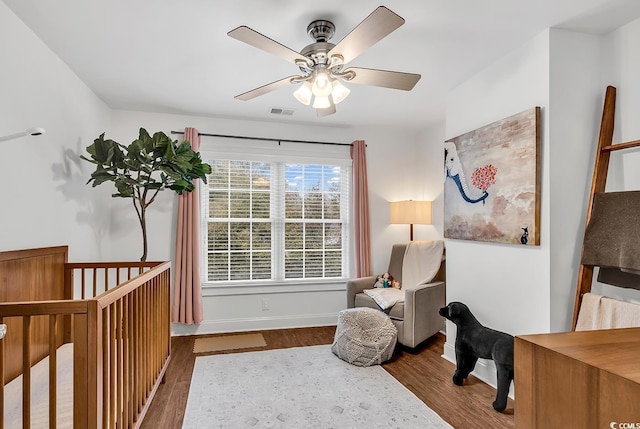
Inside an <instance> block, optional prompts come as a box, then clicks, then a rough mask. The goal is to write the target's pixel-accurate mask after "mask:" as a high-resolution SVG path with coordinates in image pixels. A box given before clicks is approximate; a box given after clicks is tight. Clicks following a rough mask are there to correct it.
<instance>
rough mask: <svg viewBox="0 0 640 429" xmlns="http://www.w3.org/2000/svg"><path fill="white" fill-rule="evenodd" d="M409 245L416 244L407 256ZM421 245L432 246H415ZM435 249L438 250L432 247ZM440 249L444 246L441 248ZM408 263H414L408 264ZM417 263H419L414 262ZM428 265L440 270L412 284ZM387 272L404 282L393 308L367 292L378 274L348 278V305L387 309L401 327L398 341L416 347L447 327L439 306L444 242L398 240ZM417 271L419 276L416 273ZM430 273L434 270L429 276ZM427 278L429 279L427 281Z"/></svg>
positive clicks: (442, 291) (442, 303)
mask: <svg viewBox="0 0 640 429" xmlns="http://www.w3.org/2000/svg"><path fill="white" fill-rule="evenodd" d="M409 246H414V247H413V248H412V250H413V253H409V257H406V258H405V256H406V255H407V252H408V250H409V249H408V247H409ZM419 246H422V249H425V248H427V249H430V250H429V251H427V252H424V251H418V252H417V253H416V251H415V249H419ZM433 249H436V250H435V251H432V250H433ZM438 249H440V251H439V252H438ZM434 255H439V256H434ZM422 256H425V257H431V258H433V257H437V258H438V260H437V261H433V260H432V261H426V260H425V261H420V258H421V257H422ZM405 264H409V265H410V266H405ZM414 264H415V265H416V266H412V265H414ZM420 264H422V265H420ZM423 267H426V268H423ZM429 267H432V268H429ZM425 269H426V270H429V269H431V270H433V271H436V270H437V273H436V274H435V276H434V277H433V278H432V279H431V280H428V279H425V278H421V280H422V281H418V282H417V283H422V284H410V283H413V282H414V281H415V279H416V278H420V277H419V276H420V275H424V273H425ZM387 272H389V273H390V274H391V275H393V277H394V279H395V280H398V281H399V282H400V286H401V291H402V292H403V294H401V296H403V299H402V300H398V301H397V302H396V303H395V304H393V306H391V307H390V308H386V309H385V310H382V309H381V308H380V306H379V305H378V304H377V303H376V301H375V300H374V298H372V297H371V296H369V295H367V294H366V293H365V292H364V290H365V289H372V288H373V285H374V283H375V282H376V276H369V277H362V278H358V279H352V280H349V281H348V282H347V308H353V307H369V308H374V309H377V310H380V311H384V312H385V313H387V314H388V315H389V317H390V318H391V321H392V322H393V324H394V325H395V326H396V328H398V342H399V343H400V344H402V345H404V346H406V347H410V348H415V347H416V346H417V345H419V344H420V343H422V342H423V341H425V340H426V339H427V338H429V337H431V336H432V335H434V334H435V333H437V332H438V331H440V330H441V329H442V328H443V327H444V319H443V318H442V316H440V315H439V314H438V310H439V309H440V308H441V307H444V306H445V259H444V243H443V242H442V241H440V240H437V241H429V242H425V241H423V242H415V241H412V242H410V243H405V244H394V245H393V248H392V249H391V257H390V260H389V269H388V270H387ZM416 272H417V273H418V277H416ZM403 273H404V277H410V278H411V280H410V279H407V278H405V279H403ZM379 274H381V273H379ZM429 275H431V274H428V275H427V276H429ZM424 280H426V282H423V281H424ZM407 282H409V283H407Z"/></svg>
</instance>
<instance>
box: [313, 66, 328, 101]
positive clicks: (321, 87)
mask: <svg viewBox="0 0 640 429" xmlns="http://www.w3.org/2000/svg"><path fill="white" fill-rule="evenodd" d="M332 89H333V85H332V84H331V79H330V78H329V74H328V73H327V72H325V71H319V72H317V73H316V76H315V77H314V79H313V84H312V85H311V92H313V95H315V96H316V97H328V96H329V94H331V90H332Z"/></svg>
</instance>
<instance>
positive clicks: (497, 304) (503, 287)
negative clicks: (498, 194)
mask: <svg viewBox="0 0 640 429" xmlns="http://www.w3.org/2000/svg"><path fill="white" fill-rule="evenodd" d="M549 37H550V36H549V31H545V32H544V33H542V34H540V35H539V36H537V37H535V38H534V39H532V40H531V41H530V42H528V43H527V44H526V45H524V46H522V47H521V48H519V49H517V50H516V51H514V52H512V53H510V54H509V55H507V56H505V57H503V58H501V59H500V60H498V61H497V62H495V63H494V64H492V65H491V66H490V67H488V68H486V69H485V70H483V71H481V72H480V73H478V74H476V75H475V76H474V77H473V78H471V79H469V80H468V81H466V82H464V83H463V84H462V85H460V86H459V87H457V88H456V89H455V90H454V91H452V93H451V94H450V96H449V98H448V101H447V119H446V137H447V138H452V137H456V136H458V135H460V134H463V133H465V132H468V131H471V130H473V129H476V128H479V127H482V126H484V125H486V124H489V123H492V122H494V121H496V120H499V119H502V118H506V117H508V116H511V115H513V114H515V113H518V112H521V111H523V110H526V109H528V108H531V107H534V106H541V107H542V111H541V118H542V119H541V120H542V123H543V124H547V123H548V117H549V109H548V104H549ZM541 133H542V135H541V142H542V147H543V150H542V160H541V162H542V189H543V192H542V195H541V198H542V200H541V216H540V218H541V228H540V231H541V232H540V237H541V240H540V241H541V244H540V246H514V245H501V244H494V243H482V242H473V241H464V240H447V243H446V245H447V300H448V301H462V302H464V303H466V304H467V305H468V306H469V308H470V309H471V311H472V312H473V313H474V314H475V315H476V317H477V318H478V319H479V320H480V321H481V322H482V323H484V324H485V325H487V326H491V327H493V328H494V329H498V330H501V331H506V332H510V333H524V332H545V331H548V330H549V305H548V303H549V287H548V284H549V275H550V274H549V270H550V263H549V254H550V240H549V225H550V221H549V213H550V208H549V193H548V192H544V190H545V189H548V186H549V170H548V168H549V161H548V158H549V151H548V150H545V148H546V147H547V145H548V143H547V142H548V140H549V137H548V127H547V126H544V125H543V126H542V127H541ZM453 329H454V326H453V325H452V324H451V323H448V324H447V333H448V335H447V344H448V345H449V347H452V344H453V343H452V341H453V340H454V338H455V336H454V335H450V334H452V331H453Z"/></svg>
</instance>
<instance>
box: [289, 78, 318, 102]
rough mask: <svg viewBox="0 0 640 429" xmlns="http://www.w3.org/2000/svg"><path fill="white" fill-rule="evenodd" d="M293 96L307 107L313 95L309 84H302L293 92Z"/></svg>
mask: <svg viewBox="0 0 640 429" xmlns="http://www.w3.org/2000/svg"><path fill="white" fill-rule="evenodd" d="M293 96H294V97H296V99H297V100H298V101H299V102H301V103H302V104H304V105H305V106H308V105H309V104H311V97H312V96H313V93H312V92H311V84H310V83H309V82H305V83H303V84H302V85H300V88H298V89H296V90H295V92H294V93H293Z"/></svg>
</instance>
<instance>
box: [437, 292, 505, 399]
mask: <svg viewBox="0 0 640 429" xmlns="http://www.w3.org/2000/svg"><path fill="white" fill-rule="evenodd" d="M439 313H440V316H442V317H444V318H446V319H448V320H450V321H452V322H453V323H455V324H456V328H457V334H456V372H455V374H454V375H453V383H454V384H456V385H457V386H462V385H463V384H464V380H465V378H467V377H468V376H469V374H470V373H471V371H473V368H475V366H476V362H477V361H478V358H483V359H493V361H494V362H495V364H496V370H497V373H498V392H497V393H496V400H495V401H494V402H493V408H494V409H495V410H496V411H504V409H505V408H507V395H508V394H509V386H510V385H511V381H513V336H512V335H509V334H506V333H504V332H499V331H495V330H493V329H490V328H487V327H485V326H483V325H482V324H480V322H478V319H476V318H475V316H474V315H473V314H472V313H471V311H470V310H469V307H467V306H466V305H465V304H463V303H461V302H451V303H449V305H447V306H446V307H442V308H441V309H440V311H439Z"/></svg>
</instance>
